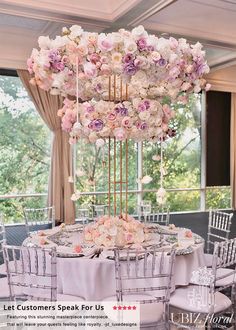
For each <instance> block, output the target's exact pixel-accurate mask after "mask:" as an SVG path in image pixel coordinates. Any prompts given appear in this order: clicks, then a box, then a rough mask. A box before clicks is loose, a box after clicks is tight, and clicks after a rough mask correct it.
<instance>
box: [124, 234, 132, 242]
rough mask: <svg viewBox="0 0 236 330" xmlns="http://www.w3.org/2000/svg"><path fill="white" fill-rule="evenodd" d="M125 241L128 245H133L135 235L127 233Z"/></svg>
mask: <svg viewBox="0 0 236 330" xmlns="http://www.w3.org/2000/svg"><path fill="white" fill-rule="evenodd" d="M125 239H126V242H127V243H133V241H134V235H133V234H132V233H129V232H128V233H125Z"/></svg>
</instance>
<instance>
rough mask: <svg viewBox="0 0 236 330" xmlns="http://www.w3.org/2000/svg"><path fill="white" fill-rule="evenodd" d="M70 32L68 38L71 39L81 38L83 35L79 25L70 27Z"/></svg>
mask: <svg viewBox="0 0 236 330" xmlns="http://www.w3.org/2000/svg"><path fill="white" fill-rule="evenodd" d="M70 31H71V32H70V37H71V38H72V39H75V38H77V37H79V36H81V34H82V33H83V29H82V27H81V26H79V25H72V26H71V27H70Z"/></svg>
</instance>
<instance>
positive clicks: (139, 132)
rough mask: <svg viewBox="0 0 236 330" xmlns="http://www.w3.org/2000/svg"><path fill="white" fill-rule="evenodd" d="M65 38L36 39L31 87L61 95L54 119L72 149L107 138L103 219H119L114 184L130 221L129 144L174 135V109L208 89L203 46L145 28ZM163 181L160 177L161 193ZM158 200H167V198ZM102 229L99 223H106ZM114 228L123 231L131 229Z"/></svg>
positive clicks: (75, 31) (67, 33)
mask: <svg viewBox="0 0 236 330" xmlns="http://www.w3.org/2000/svg"><path fill="white" fill-rule="evenodd" d="M62 32H63V33H62V36H57V37H56V38H55V39H50V38H49V37H40V38H39V48H40V49H39V50H37V49H33V51H32V55H31V57H30V58H29V60H28V70H29V72H30V73H31V74H32V75H33V77H32V79H31V83H32V84H36V85H38V86H39V87H40V88H42V89H44V90H47V91H50V93H51V94H54V95H57V94H60V95H62V96H64V97H65V99H64V104H63V107H62V109H59V111H58V115H59V116H60V117H61V120H62V129H63V130H64V131H66V132H68V133H69V134H70V139H69V142H70V143H71V144H73V143H76V142H77V141H78V140H80V139H86V140H87V141H89V142H91V143H97V144H98V145H102V144H103V143H105V140H106V141H107V140H108V148H109V149H108V151H109V153H108V154H109V159H108V183H109V187H108V189H109V191H108V200H109V207H108V210H109V211H108V212H109V215H108V218H109V217H111V215H113V217H116V216H118V214H117V203H116V194H117V185H119V187H120V189H119V194H120V206H119V217H120V219H123V220H124V221H126V222H127V221H128V219H129V220H130V217H128V212H127V203H128V201H127V200H128V195H127V194H128V139H132V140H134V141H136V142H140V141H153V142H160V143H161V142H162V141H164V140H166V139H167V138H169V137H172V136H174V135H175V130H174V129H173V127H171V119H172V118H173V117H174V115H175V113H174V110H173V105H174V104H179V103H183V104H186V102H187V100H188V95H190V94H193V93H199V92H200V91H201V90H204V89H205V90H208V89H209V87H210V85H209V84H207V83H206V80H205V79H204V78H203V76H204V74H206V73H208V72H209V67H208V65H207V63H206V60H205V52H204V51H202V45H201V44H200V43H196V44H195V45H190V44H188V43H187V41H186V40H185V39H183V38H181V39H179V40H177V39H175V38H172V37H170V38H168V39H166V38H162V37H160V38H158V37H157V36H155V35H150V34H148V33H147V32H146V31H145V29H144V28H143V26H138V27H136V28H134V29H133V30H132V31H126V30H124V29H120V30H119V31H118V32H112V33H108V34H105V33H100V34H98V33H91V32H86V31H83V29H82V28H81V27H80V26H77V25H74V26H72V27H71V28H69V29H68V28H63V31H62ZM73 97H74V99H73ZM117 148H118V149H117ZM122 148H123V149H122ZM112 149H113V157H111V152H112ZM122 150H125V159H122V157H123V156H122V154H123V153H122ZM118 152H119V155H120V160H119V162H118V165H119V178H118V172H117V162H116V155H117V154H118ZM111 158H113V160H112V159H111ZM111 167H113V176H114V177H113V179H112V178H111ZM161 171H162V172H163V169H161ZM162 180H163V176H162V175H161V188H160V191H161V193H162V194H163V187H162V185H163V182H162ZM112 186H113V187H112ZM124 187H125V194H124V195H125V196H123V195H122V190H123V188H124ZM112 188H113V212H112V211H111V190H112ZM159 197H160V196H159ZM123 199H125V203H123ZM159 200H160V201H161V200H162V201H164V197H163V198H162V197H161V198H159ZM123 204H124V205H125V210H123ZM111 219H113V220H112V222H113V223H116V221H114V218H111ZM106 220H107V219H106ZM131 222H132V221H131ZM100 223H101V224H102V225H103V221H100ZM138 227H139V226H138ZM96 228H97V227H96ZM119 228H120V230H121V228H122V230H124V228H128V225H127V226H120V227H119ZM139 228H140V227H139ZM125 230H126V229H125ZM91 232H92V229H91ZM126 232H127V230H126ZM126 234H127V233H126ZM126 236H127V235H126Z"/></svg>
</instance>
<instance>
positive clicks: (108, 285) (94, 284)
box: [23, 225, 205, 301]
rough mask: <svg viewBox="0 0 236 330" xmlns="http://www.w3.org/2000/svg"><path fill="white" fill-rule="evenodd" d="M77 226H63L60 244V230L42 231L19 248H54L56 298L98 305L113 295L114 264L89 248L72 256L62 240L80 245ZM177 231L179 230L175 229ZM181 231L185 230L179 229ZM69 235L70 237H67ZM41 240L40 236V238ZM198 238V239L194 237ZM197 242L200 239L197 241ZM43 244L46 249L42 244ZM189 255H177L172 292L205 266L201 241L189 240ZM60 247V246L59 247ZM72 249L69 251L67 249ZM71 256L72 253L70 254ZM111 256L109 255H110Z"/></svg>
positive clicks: (202, 241) (114, 287)
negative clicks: (71, 297)
mask: <svg viewBox="0 0 236 330" xmlns="http://www.w3.org/2000/svg"><path fill="white" fill-rule="evenodd" d="M79 226H80V225H71V226H66V227H67V228H68V227H70V230H71V231H70V230H69V229H68V230H65V229H63V235H65V237H64V238H63V239H64V241H62V240H60V239H59V238H58V237H59V236H60V233H61V232H62V229H61V228H60V227H55V228H53V229H48V230H44V231H43V233H42V232H38V233H35V234H31V236H30V237H28V238H27V239H26V240H25V241H24V242H23V246H28V247H33V246H40V245H41V246H42V247H47V248H48V247H53V246H56V247H57V252H58V257H57V290H58V293H60V294H66V295H74V296H78V297H82V298H84V299H85V300H86V301H101V300H103V299H105V298H106V297H109V296H113V295H115V294H116V282H115V265H114V260H111V259H109V257H108V255H109V254H107V253H106V251H103V252H102V253H101V254H100V255H99V257H97V256H96V255H94V251H92V248H90V249H88V250H87V252H86V253H84V254H85V255H84V256H80V255H79V254H76V253H75V252H73V251H74V250H73V243H70V244H67V243H66V238H67V237H69V236H70V235H72V236H73V233H74V238H73V239H72V241H74V246H75V245H77V244H79V243H81V237H79V236H78V235H77V234H75V233H76V230H77V229H78V227H79ZM178 230H180V229H178ZM181 230H182V231H183V230H185V229H181ZM70 233H71V234H70ZM42 234H43V235H44V236H41V235H42ZM75 237H76V238H75ZM198 237H199V236H198ZM199 238H200V237H199ZM45 241H46V242H47V244H46V245H44V244H43V243H45ZM190 243H191V247H192V251H191V253H189V254H183V255H177V256H176V258H175V263H174V272H173V279H172V291H174V289H175V287H176V286H185V285H188V284H189V283H190V280H191V275H192V271H194V270H196V269H197V268H199V267H203V266H205V260H204V251H203V250H204V240H203V239H202V240H200V242H199V241H198V242H197V243H196V240H195V242H194V240H193V238H192V240H189V241H187V242H186V239H185V242H184V244H185V246H186V244H187V245H189V244H190ZM60 244H62V245H60ZM68 245H72V247H68ZM72 252H73V253H72ZM110 252H111V251H110Z"/></svg>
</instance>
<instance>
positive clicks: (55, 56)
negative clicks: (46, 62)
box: [48, 50, 61, 63]
mask: <svg viewBox="0 0 236 330" xmlns="http://www.w3.org/2000/svg"><path fill="white" fill-rule="evenodd" d="M48 57H49V59H50V62H51V63H53V62H59V61H60V60H61V56H60V54H59V52H58V51H57V50H51V51H50V52H49V55H48Z"/></svg>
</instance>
